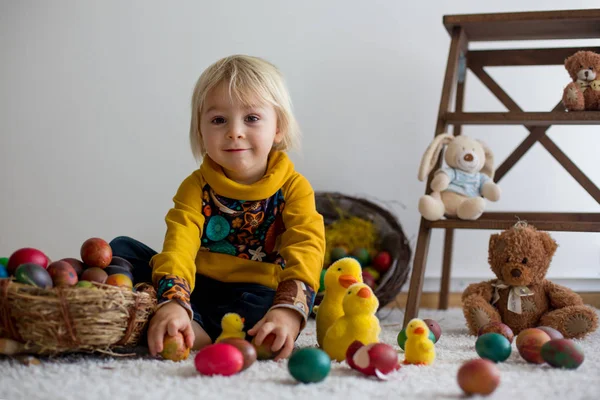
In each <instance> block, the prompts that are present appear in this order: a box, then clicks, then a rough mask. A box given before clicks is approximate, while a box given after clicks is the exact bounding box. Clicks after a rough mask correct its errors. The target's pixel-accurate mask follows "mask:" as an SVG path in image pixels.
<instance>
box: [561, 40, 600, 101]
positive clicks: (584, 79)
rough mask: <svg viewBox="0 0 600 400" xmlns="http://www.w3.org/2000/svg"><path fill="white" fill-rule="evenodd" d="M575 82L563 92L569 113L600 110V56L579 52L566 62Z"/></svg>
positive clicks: (589, 52) (590, 52) (566, 66)
mask: <svg viewBox="0 0 600 400" xmlns="http://www.w3.org/2000/svg"><path fill="white" fill-rule="evenodd" d="M565 68H566V70H567V71H569V75H570V76H571V79H572V80H573V82H571V83H569V84H568V85H567V87H566V88H565V89H564V91H563V99H562V101H563V104H564V106H565V108H566V109H567V110H568V111H584V110H589V111H595V110H600V54H598V53H594V52H592V51H578V52H577V53H575V54H573V55H572V56H570V57H569V58H567V59H566V60H565Z"/></svg>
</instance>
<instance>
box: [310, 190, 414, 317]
mask: <svg viewBox="0 0 600 400" xmlns="http://www.w3.org/2000/svg"><path fill="white" fill-rule="evenodd" d="M315 198H316V204H317V210H318V211H319V213H321V214H322V215H323V218H324V219H325V225H326V226H327V225H329V224H331V223H333V222H334V221H336V220H338V219H339V218H340V217H341V215H340V211H341V213H342V215H351V216H356V217H359V218H362V219H364V220H367V221H370V222H371V223H373V225H374V226H375V229H376V231H377V234H378V242H377V247H378V249H379V250H385V251H387V252H389V253H390V255H391V256H392V264H391V266H390V268H389V270H388V271H387V272H386V273H385V275H383V276H382V277H381V280H380V282H379V285H378V286H377V288H376V289H375V290H374V293H375V295H376V296H377V299H378V300H379V307H380V308H381V307H384V306H385V305H387V304H389V303H390V302H391V301H393V300H394V299H395V298H396V296H397V295H398V293H399V292H400V290H401V289H402V286H403V285H404V284H405V283H406V280H407V279H408V274H409V272H410V261H411V255H412V251H411V248H410V245H409V241H408V239H407V237H406V235H405V234H404V231H403V230H402V227H401V225H400V223H399V222H398V220H397V219H396V217H395V216H394V215H392V214H391V213H390V212H389V211H388V210H385V209H384V208H382V207H380V206H378V205H377V204H374V203H372V202H370V201H368V200H365V199H361V198H356V197H351V196H346V195H344V194H341V193H331V192H317V193H316V194H315Z"/></svg>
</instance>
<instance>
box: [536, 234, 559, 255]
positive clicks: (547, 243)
mask: <svg viewBox="0 0 600 400" xmlns="http://www.w3.org/2000/svg"><path fill="white" fill-rule="evenodd" d="M538 235H539V236H540V239H541V240H542V245H543V246H544V250H545V251H546V255H547V256H548V257H552V256H553V255H554V252H555V251H556V248H557V247H558V244H557V243H556V242H555V241H554V239H552V237H551V236H550V235H549V234H548V233H547V232H538Z"/></svg>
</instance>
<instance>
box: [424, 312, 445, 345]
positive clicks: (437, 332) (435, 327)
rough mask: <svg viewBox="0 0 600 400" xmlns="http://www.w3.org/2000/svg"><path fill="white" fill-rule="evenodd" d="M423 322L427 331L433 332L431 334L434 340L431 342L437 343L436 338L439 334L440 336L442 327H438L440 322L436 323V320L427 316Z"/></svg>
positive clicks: (437, 338)
mask: <svg viewBox="0 0 600 400" xmlns="http://www.w3.org/2000/svg"><path fill="white" fill-rule="evenodd" d="M423 322H425V323H426V324H427V326H428V327H429V331H430V332H431V333H433V336H434V337H435V341H434V342H433V343H437V342H438V340H440V336H442V328H441V327H440V324H438V323H437V321H434V320H433V319H429V318H425V319H424V320H423ZM430 338H431V336H430Z"/></svg>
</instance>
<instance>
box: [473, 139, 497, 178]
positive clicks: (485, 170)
mask: <svg viewBox="0 0 600 400" xmlns="http://www.w3.org/2000/svg"><path fill="white" fill-rule="evenodd" d="M477 141H478V142H479V144H481V147H483V153H484V154H485V164H483V167H482V168H481V171H480V172H481V173H482V174H485V175H487V176H489V177H490V178H492V179H494V174H495V173H496V171H495V169H494V152H493V151H492V149H490V148H489V146H488V145H487V144H486V143H485V142H483V141H481V140H479V139H477Z"/></svg>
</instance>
